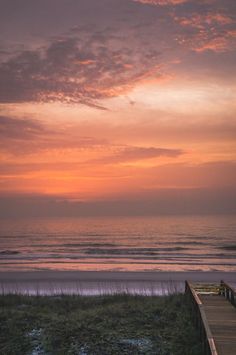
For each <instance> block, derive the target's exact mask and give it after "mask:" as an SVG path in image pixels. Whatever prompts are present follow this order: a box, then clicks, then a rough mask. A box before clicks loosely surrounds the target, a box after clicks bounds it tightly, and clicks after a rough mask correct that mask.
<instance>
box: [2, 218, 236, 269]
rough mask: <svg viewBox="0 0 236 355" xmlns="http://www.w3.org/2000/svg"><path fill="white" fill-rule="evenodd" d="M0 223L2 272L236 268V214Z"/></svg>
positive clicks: (36, 220) (56, 219) (23, 220)
mask: <svg viewBox="0 0 236 355" xmlns="http://www.w3.org/2000/svg"><path fill="white" fill-rule="evenodd" d="M0 223H1V230H0V271H33V270H88V271H236V218H235V216H204V217H203V216H187V217H186V216H177V217H175V216H160V217H116V218H111V217H108V218H53V219H52V218H51V219H37V218H35V219H15V220H8V219H4V220H3V219H2V220H1V222H0Z"/></svg>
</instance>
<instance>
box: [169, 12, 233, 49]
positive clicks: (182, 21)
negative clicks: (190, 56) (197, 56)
mask: <svg viewBox="0 0 236 355" xmlns="http://www.w3.org/2000/svg"><path fill="white" fill-rule="evenodd" d="M174 20H175V21H176V22H177V23H178V24H179V25H180V26H181V27H182V28H183V30H186V31H184V32H183V33H182V34H180V35H179V43H180V44H181V45H183V46H188V47H189V48H190V49H192V50H194V51H195V52H204V51H209V50H210V51H213V52H226V51H230V50H233V49H235V40H234V37H235V36H234V28H235V26H234V21H233V18H232V16H231V14H229V13H226V12H223V11H222V10H221V12H216V11H213V10H212V9H211V10H208V11H207V12H206V13H201V12H199V13H196V12H191V13H188V14H186V15H184V16H183V15H181V16H180V15H174Z"/></svg>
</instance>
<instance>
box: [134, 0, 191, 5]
mask: <svg viewBox="0 0 236 355" xmlns="http://www.w3.org/2000/svg"><path fill="white" fill-rule="evenodd" d="M133 1H136V2H140V3H142V4H149V5H160V6H166V5H180V4H184V3H186V2H188V1H189V0H133Z"/></svg>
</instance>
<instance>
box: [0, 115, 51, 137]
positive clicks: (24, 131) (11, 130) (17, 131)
mask: <svg viewBox="0 0 236 355" xmlns="http://www.w3.org/2000/svg"><path fill="white" fill-rule="evenodd" d="M43 133H45V129H44V128H43V126H42V125H41V123H39V122H37V121H35V120H30V119H16V118H12V117H6V116H0V137H1V142H2V141H3V140H9V139H14V140H32V139H35V137H37V136H39V135H41V134H43Z"/></svg>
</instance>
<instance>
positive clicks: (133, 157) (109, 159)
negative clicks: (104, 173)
mask: <svg viewBox="0 0 236 355" xmlns="http://www.w3.org/2000/svg"><path fill="white" fill-rule="evenodd" d="M183 153H184V152H183V151H182V150H181V149H168V148H157V147H133V146H125V147H120V148H119V149H117V151H115V152H114V154H112V155H109V156H106V157H103V158H100V159H95V160H94V161H93V162H94V163H103V164H119V163H128V162H136V161H141V160H146V159H152V158H158V157H161V156H165V157H171V158H176V157H178V156H180V155H182V154H183Z"/></svg>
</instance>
